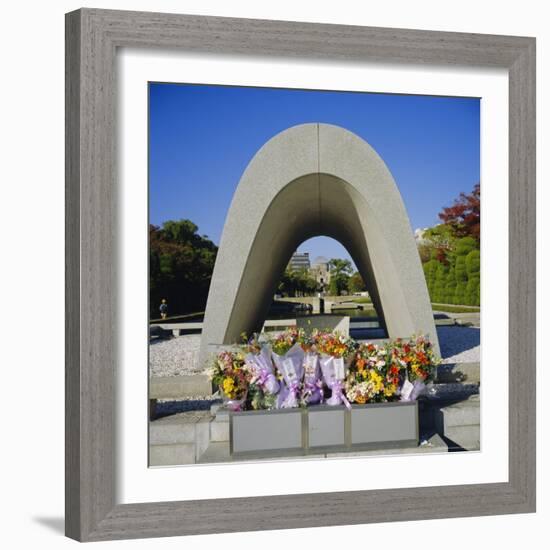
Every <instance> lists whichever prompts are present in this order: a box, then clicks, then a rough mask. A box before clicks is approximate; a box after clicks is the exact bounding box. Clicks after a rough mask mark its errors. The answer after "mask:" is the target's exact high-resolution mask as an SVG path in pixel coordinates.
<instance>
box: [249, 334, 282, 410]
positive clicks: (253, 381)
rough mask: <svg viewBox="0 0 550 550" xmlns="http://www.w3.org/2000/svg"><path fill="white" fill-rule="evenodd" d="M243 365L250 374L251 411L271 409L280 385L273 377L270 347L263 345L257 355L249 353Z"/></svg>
mask: <svg viewBox="0 0 550 550" xmlns="http://www.w3.org/2000/svg"><path fill="white" fill-rule="evenodd" d="M245 363H246V365H247V367H248V371H249V373H250V392H249V393H251V395H250V402H251V406H252V408H253V409H271V408H273V406H274V405H275V403H276V397H275V396H276V395H277V394H278V393H279V389H280V383H279V380H277V378H276V376H275V372H274V369H273V362H272V359H271V347H270V346H269V345H266V344H264V345H263V346H262V347H261V349H260V352H259V353H249V354H248V355H246V357H245Z"/></svg>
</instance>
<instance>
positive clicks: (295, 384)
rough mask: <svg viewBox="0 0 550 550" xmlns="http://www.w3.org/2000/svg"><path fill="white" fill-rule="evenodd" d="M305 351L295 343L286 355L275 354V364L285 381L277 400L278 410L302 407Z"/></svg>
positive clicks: (273, 355)
mask: <svg viewBox="0 0 550 550" xmlns="http://www.w3.org/2000/svg"><path fill="white" fill-rule="evenodd" d="M304 355H305V354H304V350H303V349H302V347H301V345H300V344H299V343H298V342H297V343H295V344H294V345H293V346H292V347H291V348H290V349H289V350H288V351H287V352H286V353H285V354H284V355H280V354H278V353H275V352H273V353H272V357H273V362H274V363H275V367H276V368H277V371H278V373H279V375H280V376H281V378H282V380H283V387H282V388H281V391H280V392H279V397H278V399H277V408H279V409H290V408H294V407H298V406H299V405H300V393H301V387H302V381H303V377H304V366H303V363H304Z"/></svg>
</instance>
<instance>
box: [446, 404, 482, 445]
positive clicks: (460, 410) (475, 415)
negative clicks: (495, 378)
mask: <svg viewBox="0 0 550 550" xmlns="http://www.w3.org/2000/svg"><path fill="white" fill-rule="evenodd" d="M440 412H441V415H440V427H441V428H442V430H443V433H444V434H445V435H447V431H448V430H449V428H454V427H456V426H479V424H480V413H479V395H472V396H471V397H469V398H468V399H466V400H465V401H461V402H460V403H455V404H454V405H449V406H447V407H443V408H442V409H441V411H440Z"/></svg>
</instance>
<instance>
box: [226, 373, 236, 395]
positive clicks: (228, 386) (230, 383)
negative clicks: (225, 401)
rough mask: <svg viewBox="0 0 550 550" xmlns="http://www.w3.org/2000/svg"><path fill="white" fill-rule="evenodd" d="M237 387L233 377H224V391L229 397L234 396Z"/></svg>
mask: <svg viewBox="0 0 550 550" xmlns="http://www.w3.org/2000/svg"><path fill="white" fill-rule="evenodd" d="M234 389H235V382H234V380H233V378H229V377H226V378H224V379H223V393H225V395H227V397H232V393H233V390H234Z"/></svg>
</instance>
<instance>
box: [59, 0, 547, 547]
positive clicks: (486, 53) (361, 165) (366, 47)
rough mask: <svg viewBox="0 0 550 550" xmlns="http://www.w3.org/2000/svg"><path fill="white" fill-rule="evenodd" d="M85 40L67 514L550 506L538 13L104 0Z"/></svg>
mask: <svg viewBox="0 0 550 550" xmlns="http://www.w3.org/2000/svg"><path fill="white" fill-rule="evenodd" d="M66 67H67V86H66V110H67V112H66V114H67V126H66V127H67V133H66V148H67V155H66V159H67V160H66V189H67V192H66V193H67V194H66V212H67V213H66V266H67V267H66V296H67V299H66V319H67V321H66V534H67V536H69V537H72V538H74V539H77V540H81V541H96V540H112V539H122V538H140V537H156V536H174V535H186V534H201V533H221V532H231V531H243V530H262V529H287V528H296V527H314V526H325V525H346V524H358V523H370V522H383V521H401V520H415V519H430V518H443V517H460V516H476V515H493V514H510V513H528V512H534V511H535V501H536V495H535V454H536V453H535V428H536V423H535V40H534V39H533V38H526V37H514V36H493V35H473V34H459V33H444V32H432V31H419V30H402V29H384V28H369V27H354V26H340V25H325V24H308V23H298V22H281V21H259V20H245V19H230V18H216V17H202V16H188V15H173V14H158V13H141V12H121V11H110V10H95V9H82V10H78V11H76V12H72V13H69V14H67V18H66ZM350 472H353V474H352V475H350ZM228 480H229V481H228Z"/></svg>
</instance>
